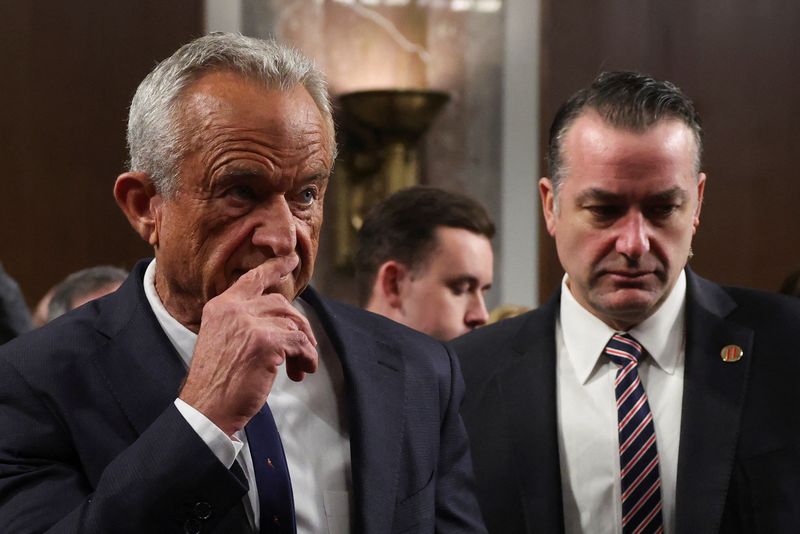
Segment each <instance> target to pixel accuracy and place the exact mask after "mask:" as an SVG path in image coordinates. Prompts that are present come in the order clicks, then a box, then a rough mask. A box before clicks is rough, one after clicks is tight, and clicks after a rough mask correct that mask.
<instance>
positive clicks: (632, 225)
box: [617, 211, 650, 259]
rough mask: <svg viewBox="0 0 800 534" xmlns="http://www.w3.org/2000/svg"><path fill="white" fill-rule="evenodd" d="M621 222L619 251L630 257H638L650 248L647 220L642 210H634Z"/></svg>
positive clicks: (618, 240)
mask: <svg viewBox="0 0 800 534" xmlns="http://www.w3.org/2000/svg"><path fill="white" fill-rule="evenodd" d="M620 224H621V225H622V227H621V228H620V233H619V235H618V236H617V252H618V253H620V254H622V255H623V256H626V257H627V258H630V259H638V258H640V257H642V255H644V254H645V253H647V252H648V251H649V250H650V237H649V235H648V227H647V220H646V219H645V217H644V215H643V214H642V213H641V212H636V211H633V212H631V213H630V214H628V216H627V217H625V218H624V219H623V220H622V221H621V222H620Z"/></svg>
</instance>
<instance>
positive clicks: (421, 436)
mask: <svg viewBox="0 0 800 534" xmlns="http://www.w3.org/2000/svg"><path fill="white" fill-rule="evenodd" d="M145 267H146V262H141V263H140V264H139V265H138V266H137V268H136V269H135V270H134V272H133V273H132V274H131V276H130V278H129V279H128V280H127V281H126V282H125V284H123V286H122V287H121V288H120V289H119V290H118V291H117V292H116V293H114V294H112V295H110V296H108V297H105V298H102V299H99V300H96V301H93V302H91V303H89V304H87V305H86V306H83V307H81V308H79V309H78V310H76V311H74V312H71V313H69V314H67V315H65V316H64V317H62V318H60V319H58V320H56V321H54V322H53V323H50V324H49V325H47V326H45V327H43V328H41V329H39V330H38V331H35V332H32V333H29V334H27V335H25V336H22V337H20V338H17V339H16V340H14V341H13V342H11V343H9V344H7V345H4V346H3V347H2V348H1V349H0V532H8V533H12V532H13V533H15V534H19V533H28V532H44V531H47V532H76V533H77V532H80V533H103V534H107V533H110V532H114V533H122V532H136V533H145V532H146V533H151V532H153V533H155V532H176V533H177V532H184V530H186V531H202V532H220V533H226V534H227V533H236V532H249V530H250V529H249V526H248V524H247V520H246V516H245V514H244V508H243V506H242V497H243V496H244V495H245V493H246V492H247V482H246V481H245V480H243V479H242V478H241V477H240V471H239V470H237V469H234V470H227V469H225V468H224V466H223V465H222V464H221V463H220V462H219V461H218V460H217V459H216V457H215V456H214V455H213V454H212V453H211V451H210V450H209V449H208V447H206V446H205V444H204V443H203V442H202V440H201V439H200V438H199V437H198V436H197V435H196V433H195V432H194V431H193V430H192V429H191V427H190V426H189V425H188V423H186V421H185V420H184V419H183V418H182V417H181V415H180V413H179V412H178V411H177V409H176V408H175V407H174V405H173V401H174V399H175V398H176V396H177V394H178V391H179V389H180V386H181V382H182V380H183V379H184V377H185V375H186V370H185V368H184V366H183V364H182V362H181V360H180V358H179V356H178V354H177V353H176V352H175V350H174V349H173V347H172V345H171V344H170V342H169V340H168V339H167V337H166V335H165V334H164V332H163V331H162V330H161V328H160V326H159V325H158V322H157V321H156V318H155V316H154V315H153V313H152V311H151V309H150V306H149V305H148V302H147V300H146V297H145V295H144V290H143V287H142V276H143V273H144V269H145ZM302 297H303V298H304V299H305V300H306V301H307V302H309V303H310V304H311V305H312V306H313V307H314V309H315V310H316V312H317V313H318V314H319V317H320V319H321V321H322V322H323V324H324V326H325V329H326V332H327V333H328V335H329V337H330V338H331V340H332V342H333V344H334V347H335V348H336V350H337V352H338V354H339V356H340V359H341V362H342V366H343V369H344V376H345V383H346V392H347V393H346V397H347V398H346V403H347V406H348V415H349V426H350V447H351V455H352V475H353V486H354V487H353V492H354V502H355V510H354V511H353V516H352V520H353V526H354V531H355V532H362V533H384V532H385V533H390V532H391V533H394V532H397V533H399V532H433V531H434V530H436V531H438V532H483V531H484V529H483V526H482V522H481V519H480V512H479V509H478V504H477V502H476V500H475V497H474V494H473V482H472V472H471V466H470V455H469V449H468V445H467V438H466V433H465V431H464V427H463V423H462V420H461V418H460V416H459V412H458V410H459V405H460V403H461V399H462V395H463V383H462V379H461V374H460V371H459V368H458V363H457V360H456V358H455V357H454V355H453V354H452V353H451V352H450V351H449V349H448V348H447V347H445V346H444V345H443V344H441V343H439V342H437V341H434V340H432V339H431V338H428V337H426V336H423V335H421V334H418V333H416V332H414V331H412V330H410V329H407V328H405V327H402V326H400V325H397V324H396V323H393V322H391V321H389V320H387V319H384V318H382V317H379V316H376V315H373V314H370V313H367V312H364V311H362V310H359V309H356V308H352V307H350V306H347V305H344V304H340V303H335V302H331V301H327V300H324V299H322V298H321V297H320V296H319V295H317V294H316V293H315V292H314V291H313V290H307V291H306V292H304V294H303V295H302ZM296 498H297V497H296ZM48 529H49V530H48Z"/></svg>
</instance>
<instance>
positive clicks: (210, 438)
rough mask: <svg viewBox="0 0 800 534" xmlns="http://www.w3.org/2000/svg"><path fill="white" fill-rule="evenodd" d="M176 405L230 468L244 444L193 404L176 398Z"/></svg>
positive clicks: (216, 454)
mask: <svg viewBox="0 0 800 534" xmlns="http://www.w3.org/2000/svg"><path fill="white" fill-rule="evenodd" d="M175 407H176V408H177V409H178V411H179V412H180V413H181V415H182V416H183V418H184V419H186V422H187V423H189V426H191V427H192V428H193V429H194V431H195V432H197V435H198V436H200V439H202V440H203V441H204V442H205V444H206V445H208V448H209V449H211V452H213V453H214V456H216V457H217V459H218V460H219V461H220V462H222V465H224V466H225V468H226V469H230V468H231V466H232V465H233V462H234V461H236V456H237V455H238V454H239V451H241V450H242V447H243V446H244V444H243V443H242V442H241V441H239V440H237V439H231V438H230V437H228V435H227V434H226V433H225V432H223V431H222V430H221V429H220V428H219V427H218V426H217V425H215V424H214V423H212V422H211V420H210V419H209V418H208V417H206V416H205V415H203V414H202V413H201V412H199V411H198V410H197V409H195V408H194V407H193V406H191V405H189V404H187V403H186V402H184V401H183V400H181V399H175Z"/></svg>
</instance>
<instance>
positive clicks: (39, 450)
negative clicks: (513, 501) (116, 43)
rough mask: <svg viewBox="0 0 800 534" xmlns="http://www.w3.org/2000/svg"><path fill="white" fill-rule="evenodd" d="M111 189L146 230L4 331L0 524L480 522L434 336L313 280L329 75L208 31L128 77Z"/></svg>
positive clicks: (9, 528)
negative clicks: (120, 158)
mask: <svg viewBox="0 0 800 534" xmlns="http://www.w3.org/2000/svg"><path fill="white" fill-rule="evenodd" d="M128 145H129V149H130V156H131V158H130V169H129V170H128V171H127V172H124V173H123V174H121V175H120V176H119V177H118V178H117V181H116V184H115V187H114V195H115V198H116V200H117V203H118V205H119V206H120V208H121V210H122V211H123V213H124V214H125V216H126V217H127V219H128V221H129V222H130V224H131V225H132V226H133V228H134V229H135V230H136V232H137V233H138V234H139V235H140V236H141V237H142V238H143V239H144V240H145V241H147V242H148V243H149V244H150V245H151V246H152V247H153V249H154V252H155V259H154V260H146V261H143V262H140V263H139V264H138V265H137V266H136V267H135V268H134V270H133V272H132V273H131V275H130V276H129V277H128V279H127V280H126V281H125V283H124V284H123V285H122V286H121V287H120V288H119V289H118V290H117V291H116V292H114V293H112V294H111V295H107V296H105V297H102V298H100V299H97V300H94V301H92V302H90V303H89V304H87V305H85V306H82V307H81V308H79V309H77V310H73V311H71V312H69V313H67V314H65V315H64V316H63V317H62V318H60V319H59V320H57V321H53V322H51V323H49V324H47V325H45V326H43V327H42V328H40V329H39V330H38V331H36V332H33V333H31V334H30V335H27V336H23V337H22V338H18V339H16V340H14V341H12V342H11V343H9V344H7V345H5V346H3V347H2V349H0V532H4V533H5V532H8V533H11V532H13V533H28V532H59V533H67V532H69V533H81V534H89V533H97V534H107V533H195V534H196V533H200V532H204V533H211V532H217V533H225V534H229V533H230V534H238V533H250V532H261V533H267V532H270V533H273V532H274V533H281V534H293V533H295V532H298V533H307V534H316V533H320V532H363V533H384V532H386V533H388V532H397V533H399V532H434V531H436V532H453V533H462V532H463V533H467V532H470V533H471V532H484V531H485V530H484V528H483V526H482V522H481V518H480V511H479V509H478V504H477V502H476V500H475V496H474V494H473V492H472V474H471V465H470V457H469V447H468V443H467V437H466V433H465V431H464V427H463V423H462V420H461V418H460V416H459V412H458V410H459V406H460V404H461V399H462V396H463V383H462V380H461V375H460V372H459V368H458V364H457V360H456V358H455V356H454V354H453V353H452V352H451V350H450V349H449V348H448V347H447V346H445V345H444V344H442V343H440V342H437V341H435V340H432V339H430V338H429V337H427V336H424V335H421V334H419V333H417V332H413V331H411V330H409V329H407V328H402V327H400V326H399V325H397V324H395V323H394V322H392V321H389V320H387V319H385V318H383V317H378V316H375V315H374V314H370V313H366V312H364V311H363V310H361V309H358V308H354V307H350V306H346V305H344V304H340V303H337V302H333V301H330V300H327V299H325V298H323V297H322V296H320V295H319V294H317V293H316V292H315V291H314V290H313V289H311V288H310V287H308V284H309V281H310V279H311V275H312V272H313V269H314V262H315V259H316V253H317V245H318V240H319V235H320V228H321V224H322V207H323V199H324V195H325V191H326V188H327V184H328V179H329V175H330V172H331V167H332V165H333V160H334V157H335V154H336V143H335V139H334V130H333V120H332V117H331V108H330V103H329V100H328V94H327V90H326V85H325V80H324V78H323V76H322V74H321V72H320V71H319V70H318V69H317V68H316V67H315V66H314V65H313V63H312V62H311V61H310V60H309V59H308V58H306V57H304V56H302V55H301V54H300V53H299V52H298V51H296V50H293V49H291V48H289V47H286V46H283V45H280V44H279V43H276V42H274V41H262V40H259V39H252V38H248V37H243V36H241V35H233V34H220V33H214V34H211V35H207V36H205V37H201V38H199V39H196V40H195V41H192V42H191V43H188V44H187V45H185V46H183V47H181V48H180V49H179V50H178V51H177V52H175V53H174V54H173V55H172V56H170V57H169V58H167V59H166V60H164V61H163V62H161V63H160V64H159V65H157V66H156V67H155V68H154V69H153V71H152V72H151V73H150V74H148V75H147V77H146V78H145V79H144V80H143V81H142V83H141V84H140V85H139V88H138V89H137V91H136V93H135V95H134V97H133V101H132V103H131V107H130V116H129V121H128Z"/></svg>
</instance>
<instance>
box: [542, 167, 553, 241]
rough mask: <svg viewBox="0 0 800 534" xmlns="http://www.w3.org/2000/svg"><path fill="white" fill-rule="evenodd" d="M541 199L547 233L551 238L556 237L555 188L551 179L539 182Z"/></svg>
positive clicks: (543, 179)
mask: <svg viewBox="0 0 800 534" xmlns="http://www.w3.org/2000/svg"><path fill="white" fill-rule="evenodd" d="M539 197H540V198H541V200H542V214H543V215H544V222H545V225H546V226H547V233H549V234H550V235H551V236H554V237H555V235H556V212H555V202H556V195H555V187H554V186H553V182H552V181H551V180H550V178H542V179H540V180H539Z"/></svg>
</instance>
